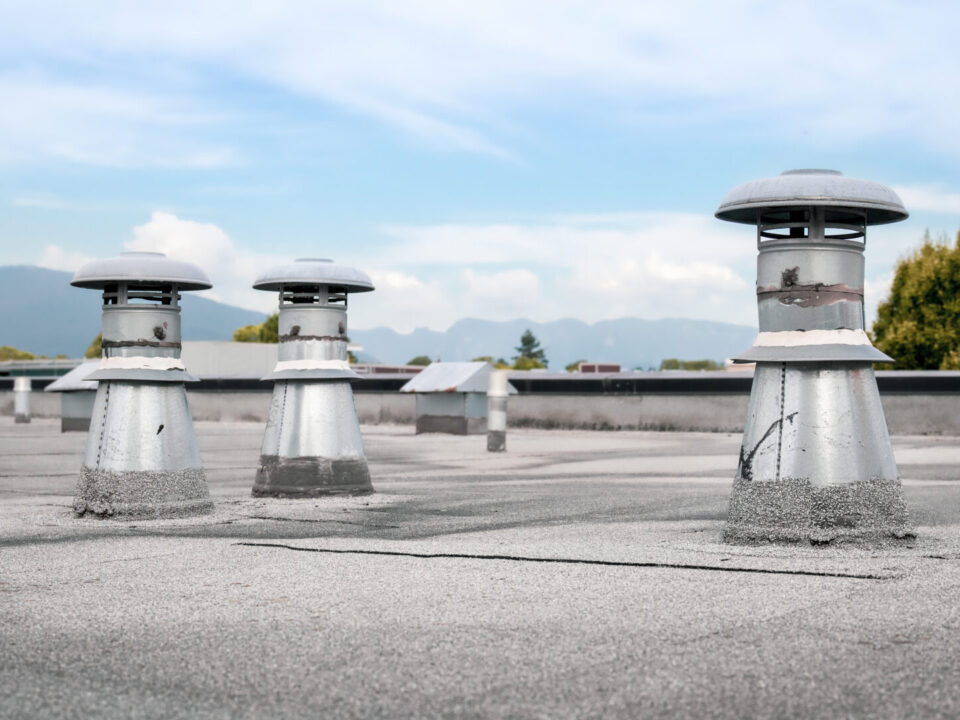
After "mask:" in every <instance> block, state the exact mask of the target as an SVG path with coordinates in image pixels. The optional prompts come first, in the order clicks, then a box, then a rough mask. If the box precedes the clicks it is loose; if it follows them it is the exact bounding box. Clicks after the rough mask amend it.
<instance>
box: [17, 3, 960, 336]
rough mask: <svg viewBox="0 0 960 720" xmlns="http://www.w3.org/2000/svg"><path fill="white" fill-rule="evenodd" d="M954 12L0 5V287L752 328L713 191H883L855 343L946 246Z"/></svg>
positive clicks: (749, 300)
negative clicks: (107, 264) (196, 282)
mask: <svg viewBox="0 0 960 720" xmlns="http://www.w3.org/2000/svg"><path fill="white" fill-rule="evenodd" d="M958 27H960V3H956V2H924V1H922V0H918V1H915V2H883V1H882V0H881V1H878V0H870V2H844V1H843V0H834V1H833V2H815V1H807V2H773V1H771V0H766V1H764V2H736V1H725V2H722V3H719V2H706V1H704V2H683V1H682V0H681V1H677V0H674V1H672V2H670V3H666V2H662V1H658V2H637V1H633V2H631V1H628V0H623V1H622V2H607V1H606V0H589V2H586V1H585V2H567V1H565V0H526V1H522V2H518V1H517V0H506V1H503V2H500V1H499V0H484V2H457V1H455V0H451V1H447V2H436V1H434V2H426V1H423V2H421V1H418V0H409V1H406V2H398V1H396V0H393V1H387V2H377V1H373V0H371V1H367V2H361V1H356V2H349V1H346V0H343V1H330V2H324V1H321V0H315V1H313V2H285V1H284V0H271V1H270V2H243V1H241V0H232V1H230V2H197V1H196V0H193V1H191V2H178V1H177V0H166V1H165V2H160V3H150V2H139V3H125V2H96V1H89V0H88V1H86V2H82V3H77V2H62V3H61V2H43V1H42V0H34V1H32V2H29V3H25V2H17V1H15V0H0V264H36V265H41V266H44V267H49V268H54V269H61V270H75V269H76V268H77V267H78V266H79V265H80V264H81V263H82V262H83V261H85V260H86V259H88V258H93V257H106V256H111V255H114V254H116V253H118V252H120V251H123V250H159V251H162V252H166V253H167V254H168V255H171V256H174V257H178V258H182V259H187V260H192V261H194V262H197V263H198V264H200V265H201V266H202V267H203V268H204V269H205V270H206V271H207V273H208V274H209V276H210V278H211V280H212V281H213V282H214V285H215V287H214V288H213V289H212V290H210V291H207V294H208V295H209V296H210V297H212V298H214V299H218V300H221V301H224V302H228V303H231V304H234V305H239V306H242V307H247V308H252V309H256V310H261V311H263V312H267V311H269V310H270V309H271V308H272V307H274V305H275V303H276V297H275V295H274V294H272V293H263V292H258V291H255V290H252V289H251V287H250V286H251V284H252V282H253V280H254V279H255V277H256V275H257V274H258V273H259V272H261V271H262V270H264V269H265V268H266V267H268V266H269V265H272V264H279V263H284V262H287V261H289V260H291V259H293V258H298V257H329V258H334V259H335V260H336V261H338V262H342V263H345V264H349V265H353V266H356V267H359V268H361V269H363V270H365V271H367V272H368V273H369V274H370V276H371V277H372V278H373V280H374V282H375V284H376V286H377V291H376V292H374V293H369V294H364V295H360V296H357V297H356V298H354V300H353V301H352V302H351V311H350V313H351V325H352V326H353V327H355V328H372V327H376V326H389V327H393V328H394V329H396V330H399V331H401V332H408V331H411V330H413V329H414V328H415V327H429V328H432V329H435V330H443V329H445V328H446V327H448V326H449V325H450V324H452V323H453V322H455V321H456V320H457V319H459V318H462V317H478V318H485V319H492V320H509V319H514V318H517V317H525V318H529V319H532V320H536V321H549V320H554V319H558V318H566V317H574V318H579V319H582V320H584V321H587V322H595V321H597V320H602V319H608V318H617V317H641V318H651V319H653V318H664V317H688V318H697V319H706V320H720V321H726V322H736V323H743V324H753V325H755V324H756V302H755V295H754V281H755V262H756V259H755V258H756V245H755V235H754V232H753V231H751V230H750V228H748V227H745V226H740V225H731V224H729V223H724V222H721V221H719V220H716V219H715V218H714V217H713V213H714V211H715V210H716V207H717V205H718V204H719V202H720V200H721V199H722V198H723V196H724V195H725V194H726V192H727V191H728V190H730V189H731V188H732V187H734V186H735V185H737V184H739V183H742V182H746V181H749V180H754V179H758V178H762V177H770V176H773V175H777V174H779V173H780V172H782V171H784V170H788V169H791V168H809V167H825V168H833V169H837V170H840V171H842V172H843V173H844V174H846V175H851V176H855V177H863V178H867V179H871V180H875V181H878V182H882V183H884V184H886V185H889V186H891V187H893V188H894V189H895V190H896V191H897V192H898V193H899V194H900V196H901V198H902V199H903V201H904V203H905V205H906V207H907V209H908V210H909V211H910V213H911V217H910V218H909V219H908V220H907V221H905V222H902V223H899V224H896V225H888V226H881V227H877V228H873V229H871V230H870V232H869V233H868V237H867V248H866V257H867V261H866V268H867V271H866V275H867V277H866V280H867V282H866V293H867V305H868V315H872V314H873V313H874V311H875V310H874V308H875V306H876V303H877V301H878V300H880V299H881V298H882V297H883V295H884V294H885V293H886V292H887V289H888V287H889V283H890V281H891V279H892V275H893V269H894V267H895V264H896V262H897V260H898V258H900V257H903V256H904V255H905V254H907V253H909V252H910V251H911V250H912V249H913V248H915V247H916V246H917V245H918V244H919V242H920V240H921V237H922V236H923V233H924V232H925V231H926V230H929V231H930V233H931V234H932V235H933V236H934V237H938V236H941V235H943V236H947V237H949V238H950V239H951V240H952V239H953V238H954V237H955V236H956V233H957V231H958V230H960V172H958V170H960V132H958V126H960V43H958V42H957V34H956V29H957V28H958Z"/></svg>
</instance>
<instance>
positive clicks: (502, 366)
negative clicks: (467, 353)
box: [470, 355, 510, 370]
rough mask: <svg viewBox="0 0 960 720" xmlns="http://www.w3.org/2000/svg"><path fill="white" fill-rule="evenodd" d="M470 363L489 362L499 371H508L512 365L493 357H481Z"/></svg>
mask: <svg viewBox="0 0 960 720" xmlns="http://www.w3.org/2000/svg"><path fill="white" fill-rule="evenodd" d="M470 362H488V363H490V364H491V365H493V366H494V367H495V368H496V369H497V370H507V369H509V368H510V363H508V362H507V361H506V360H504V359H503V358H497V359H496V360H494V359H493V355H481V356H480V357H475V358H473V360H471V361H470Z"/></svg>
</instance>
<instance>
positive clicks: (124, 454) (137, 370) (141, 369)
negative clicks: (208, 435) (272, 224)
mask: <svg viewBox="0 0 960 720" xmlns="http://www.w3.org/2000/svg"><path fill="white" fill-rule="evenodd" d="M70 284H71V285H75V286H77V287H82V288H93V289H98V290H102V292H103V315H102V341H101V342H102V348H103V351H102V357H101V360H100V363H99V366H98V368H97V370H96V371H95V372H93V373H92V374H91V375H89V376H87V379H88V380H97V381H99V384H98V387H97V397H96V401H95V403H94V409H93V417H92V420H91V423H90V431H89V435H88V436H87V451H86V455H85V457H84V462H83V467H82V468H81V471H80V485H79V487H78V490H77V497H76V499H75V501H74V510H75V511H76V513H77V514H78V515H84V514H87V513H90V514H93V515H97V516H101V517H111V516H112V517H148V518H157V517H182V516H185V515H195V514H199V513H205V512H209V511H210V510H211V509H212V508H213V504H212V503H211V501H210V495H209V492H208V490H207V483H206V477H205V475H204V472H203V466H202V464H201V462H200V451H199V449H198V448H197V439H196V436H195V434H194V431H193V421H192V420H191V417H190V409H189V407H188V406H187V394H186V391H185V389H184V383H185V382H191V381H194V380H196V378H194V377H193V376H192V375H190V374H189V373H188V372H187V370H186V368H185V367H184V366H183V363H182V362H181V360H180V292H181V291H182V290H202V289H206V288H209V287H211V284H210V280H209V279H208V278H207V276H206V275H205V274H204V272H203V271H202V270H201V269H200V268H198V267H197V266H195V265H192V264H190V263H185V262H179V261H176V260H170V259H169V258H167V257H166V256H165V255H163V254H162V253H146V252H130V253H121V254H120V255H119V256H118V257H115V258H110V259H108V260H92V261H91V262H88V263H86V264H85V265H84V266H83V267H81V268H80V269H79V270H78V271H77V273H76V275H74V278H73V280H72V281H71V283H70Z"/></svg>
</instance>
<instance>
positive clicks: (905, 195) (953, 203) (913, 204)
mask: <svg viewBox="0 0 960 720" xmlns="http://www.w3.org/2000/svg"><path fill="white" fill-rule="evenodd" d="M894 189H895V190H896V191H897V194H898V195H899V196H900V199H901V200H903V204H904V206H905V207H906V208H907V209H908V210H909V211H910V212H917V211H926V212H934V213H945V214H950V215H960V192H950V191H949V190H945V189H944V188H943V186H941V185H899V186H897V187H896V188H894Z"/></svg>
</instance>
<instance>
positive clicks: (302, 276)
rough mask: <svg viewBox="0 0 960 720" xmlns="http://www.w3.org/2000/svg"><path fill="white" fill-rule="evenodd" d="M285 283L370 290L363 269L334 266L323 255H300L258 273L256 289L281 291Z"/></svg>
mask: <svg viewBox="0 0 960 720" xmlns="http://www.w3.org/2000/svg"><path fill="white" fill-rule="evenodd" d="M285 285H327V286H328V287H330V288H332V289H334V290H340V291H343V292H370V291H371V290H373V289H374V288H373V281H372V280H370V276H369V275H367V274H366V273H365V272H363V270H357V269H356V268H352V267H348V266H347V265H338V264H337V263H335V262H334V261H333V260H329V259H327V258H300V259H299V260H294V261H293V262H292V263H289V264H287V265H280V266H278V267H273V268H270V269H269V270H267V271H266V272H264V273H261V274H260V276H259V277H258V278H257V280H256V282H254V283H253V287H254V288H255V289H256V290H281V289H282V288H283V287H284V286H285Z"/></svg>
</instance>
